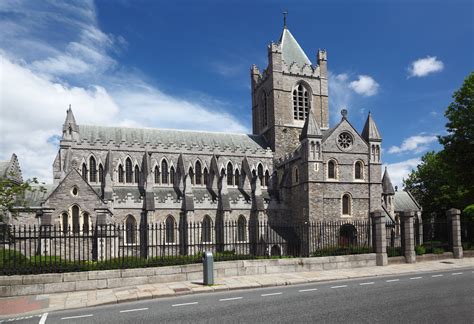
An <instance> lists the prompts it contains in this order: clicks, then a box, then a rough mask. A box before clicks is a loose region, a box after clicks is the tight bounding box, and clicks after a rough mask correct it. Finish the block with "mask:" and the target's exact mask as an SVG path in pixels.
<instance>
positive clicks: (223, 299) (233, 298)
mask: <svg viewBox="0 0 474 324" xmlns="http://www.w3.org/2000/svg"><path fill="white" fill-rule="evenodd" d="M242 298H244V297H232V298H222V299H219V301H228V300H239V299H242Z"/></svg>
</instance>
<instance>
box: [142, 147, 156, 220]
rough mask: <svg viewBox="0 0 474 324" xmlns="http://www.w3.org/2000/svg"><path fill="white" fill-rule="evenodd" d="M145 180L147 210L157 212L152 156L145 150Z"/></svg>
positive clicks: (143, 163)
mask: <svg viewBox="0 0 474 324" xmlns="http://www.w3.org/2000/svg"><path fill="white" fill-rule="evenodd" d="M142 165H143V178H144V180H145V184H144V187H145V210H146V211H154V210H155V193H154V191H153V183H154V176H153V170H152V169H151V155H150V153H148V151H147V150H145V154H144V155H143V162H142Z"/></svg>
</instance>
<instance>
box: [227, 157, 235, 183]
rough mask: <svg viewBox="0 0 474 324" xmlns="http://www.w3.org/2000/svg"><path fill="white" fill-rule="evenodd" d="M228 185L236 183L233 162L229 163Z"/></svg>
mask: <svg viewBox="0 0 474 324" xmlns="http://www.w3.org/2000/svg"><path fill="white" fill-rule="evenodd" d="M227 185H228V186H232V185H234V167H233V166H232V163H230V162H229V163H227Z"/></svg>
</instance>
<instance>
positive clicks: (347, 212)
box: [342, 194, 352, 215]
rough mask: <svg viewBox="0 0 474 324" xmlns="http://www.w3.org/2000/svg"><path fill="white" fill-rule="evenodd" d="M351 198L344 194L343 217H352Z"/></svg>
mask: <svg viewBox="0 0 474 324" xmlns="http://www.w3.org/2000/svg"><path fill="white" fill-rule="evenodd" d="M351 207H352V206H351V196H350V195H349V194H344V195H343V196H342V215H351Z"/></svg>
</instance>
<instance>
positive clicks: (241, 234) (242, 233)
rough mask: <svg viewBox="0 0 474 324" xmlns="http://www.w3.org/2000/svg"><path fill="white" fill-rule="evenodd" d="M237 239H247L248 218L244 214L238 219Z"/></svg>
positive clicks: (242, 240) (240, 240)
mask: <svg viewBox="0 0 474 324" xmlns="http://www.w3.org/2000/svg"><path fill="white" fill-rule="evenodd" d="M237 241H239V242H245V241H247V220H246V219H245V216H244V215H240V216H239V220H238V221H237Z"/></svg>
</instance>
